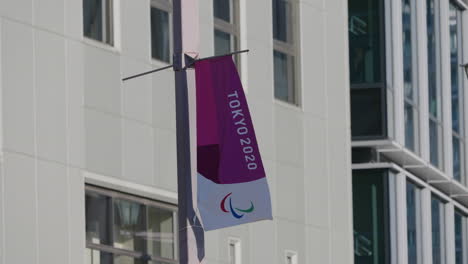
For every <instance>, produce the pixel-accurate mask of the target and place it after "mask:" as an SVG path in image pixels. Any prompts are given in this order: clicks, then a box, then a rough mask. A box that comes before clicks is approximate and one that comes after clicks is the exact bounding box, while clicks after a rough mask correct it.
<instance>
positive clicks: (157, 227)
mask: <svg viewBox="0 0 468 264" xmlns="http://www.w3.org/2000/svg"><path fill="white" fill-rule="evenodd" d="M146 235H147V237H148V254H150V255H152V256H158V257H163V258H168V259H174V258H175V256H174V217H173V212H172V211H167V210H164V209H160V208H155V207H151V206H150V207H148V229H147V234H146Z"/></svg>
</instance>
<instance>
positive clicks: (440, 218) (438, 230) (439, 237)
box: [431, 196, 445, 264]
mask: <svg viewBox="0 0 468 264" xmlns="http://www.w3.org/2000/svg"><path fill="white" fill-rule="evenodd" d="M444 207H445V204H444V203H443V202H442V201H441V200H439V199H438V198H437V197H435V196H432V198H431V215H432V217H431V221H432V223H431V225H432V264H445V208H444Z"/></svg>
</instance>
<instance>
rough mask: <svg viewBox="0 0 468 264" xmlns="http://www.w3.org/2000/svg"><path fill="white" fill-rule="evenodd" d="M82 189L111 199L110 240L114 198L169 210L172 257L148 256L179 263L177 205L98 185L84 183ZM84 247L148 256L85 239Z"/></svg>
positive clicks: (126, 254) (112, 252)
mask: <svg viewBox="0 0 468 264" xmlns="http://www.w3.org/2000/svg"><path fill="white" fill-rule="evenodd" d="M84 190H85V192H84V193H85V195H86V194H87V193H88V192H91V193H95V194H99V195H103V196H106V197H108V198H110V199H111V202H110V211H111V213H110V214H112V215H111V216H110V221H111V223H109V224H110V225H111V236H112V240H113V232H114V224H113V223H114V218H113V217H114V216H113V214H114V203H113V202H114V199H123V200H127V201H131V202H136V203H139V204H141V205H144V206H152V207H155V208H161V209H163V210H167V211H171V212H172V219H173V223H172V225H173V227H174V233H173V241H174V245H173V247H174V249H173V250H174V251H173V252H174V259H168V258H163V257H159V256H150V257H151V261H157V262H161V263H164V264H178V263H179V261H178V256H177V252H178V251H177V247H178V238H177V232H176V229H177V226H178V225H177V206H175V205H171V204H168V203H164V202H159V201H155V200H153V199H150V198H145V197H142V196H138V195H133V194H128V193H124V192H120V191H115V190H111V189H108V188H105V187H99V186H96V185H92V184H85V187H84ZM86 249H90V250H92V251H94V250H97V251H99V252H104V253H108V254H112V255H118V256H126V257H130V258H134V259H144V258H145V257H148V256H149V255H148V254H145V253H142V252H137V251H133V250H127V249H121V248H116V247H114V246H111V245H104V244H96V243H92V242H88V241H86Z"/></svg>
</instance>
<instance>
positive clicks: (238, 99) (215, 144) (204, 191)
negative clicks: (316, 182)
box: [195, 56, 272, 230]
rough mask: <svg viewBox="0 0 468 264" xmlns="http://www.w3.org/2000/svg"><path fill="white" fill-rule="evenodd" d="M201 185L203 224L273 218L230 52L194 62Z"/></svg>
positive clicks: (220, 225) (209, 227) (209, 226)
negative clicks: (227, 54)
mask: <svg viewBox="0 0 468 264" xmlns="http://www.w3.org/2000/svg"><path fill="white" fill-rule="evenodd" d="M195 75H196V85H197V91H196V96H197V99H196V102H197V171H198V178H197V189H198V194H197V197H198V209H199V212H200V216H201V220H202V222H203V228H204V229H205V230H213V229H218V228H224V227H229V226H234V225H239V224H245V223H250V222H255V221H259V220H265V219H272V214H271V201H270V192H269V189H268V183H267V181H266V177H265V176H266V175H265V170H264V168H263V163H262V159H261V157H260V152H259V150H258V145H257V139H256V137H255V131H254V128H253V125H252V119H251V118H250V113H249V108H248V105H247V100H246V98H245V94H244V90H243V88H242V84H241V81H240V78H239V75H238V73H237V69H236V66H235V64H234V62H233V60H232V57H231V56H223V57H217V58H213V59H207V60H201V61H197V62H196V63H195Z"/></svg>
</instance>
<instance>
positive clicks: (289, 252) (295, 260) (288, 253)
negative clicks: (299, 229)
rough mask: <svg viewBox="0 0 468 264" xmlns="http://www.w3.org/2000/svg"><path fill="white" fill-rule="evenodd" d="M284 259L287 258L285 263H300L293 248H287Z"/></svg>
mask: <svg viewBox="0 0 468 264" xmlns="http://www.w3.org/2000/svg"><path fill="white" fill-rule="evenodd" d="M284 257H285V258H284V259H285V262H284V263H285V264H298V263H299V261H298V258H299V257H298V254H297V252H296V251H293V250H285V252H284ZM289 260H291V262H289Z"/></svg>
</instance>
